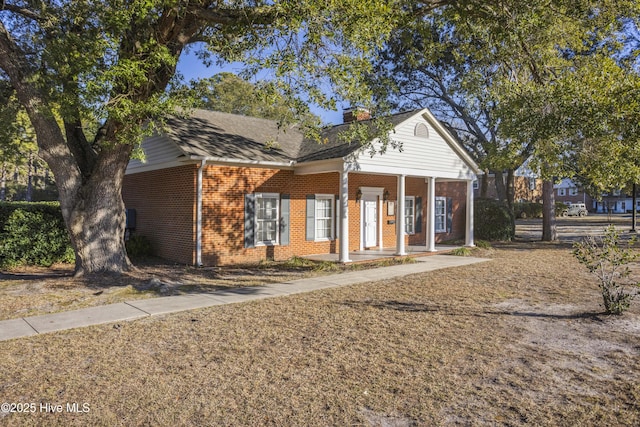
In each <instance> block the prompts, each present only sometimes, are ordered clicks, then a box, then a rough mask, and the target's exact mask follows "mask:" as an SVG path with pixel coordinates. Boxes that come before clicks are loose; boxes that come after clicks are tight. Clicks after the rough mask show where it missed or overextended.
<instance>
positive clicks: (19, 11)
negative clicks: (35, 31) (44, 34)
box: [0, 1, 46, 22]
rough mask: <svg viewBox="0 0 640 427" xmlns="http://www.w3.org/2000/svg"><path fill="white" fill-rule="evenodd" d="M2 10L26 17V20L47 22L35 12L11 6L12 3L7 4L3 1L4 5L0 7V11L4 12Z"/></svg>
mask: <svg viewBox="0 0 640 427" xmlns="http://www.w3.org/2000/svg"><path fill="white" fill-rule="evenodd" d="M2 10H7V11H9V12H13V13H16V14H18V15H21V16H24V17H25V18H29V19H32V20H34V21H37V22H45V21H46V19H45V18H43V17H42V16H40V15H39V14H37V13H35V12H34V11H32V10H30V9H25V8H24V7H20V6H16V5H14V4H11V3H7V2H6V1H3V2H2V4H1V5H0V11H2Z"/></svg>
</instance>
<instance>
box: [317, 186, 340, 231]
mask: <svg viewBox="0 0 640 427" xmlns="http://www.w3.org/2000/svg"><path fill="white" fill-rule="evenodd" d="M334 203H335V196H334V195H333V194H316V208H315V223H316V226H315V233H316V235H315V240H331V239H333V237H334V236H333V230H334V223H335V209H334Z"/></svg>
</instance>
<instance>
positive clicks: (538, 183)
mask: <svg viewBox="0 0 640 427" xmlns="http://www.w3.org/2000/svg"><path fill="white" fill-rule="evenodd" d="M482 178H483V179H487V194H486V197H487V198H489V199H498V191H497V189H496V177H495V174H493V173H490V174H487V175H485V176H483V177H482ZM480 185H481V183H480V181H475V182H474V183H473V189H474V195H475V197H481V188H480ZM513 194H514V197H513V199H514V201H516V202H542V179H540V178H539V177H538V174H536V173H535V172H534V171H533V170H531V169H530V168H529V167H528V162H525V163H524V164H523V165H522V166H520V167H519V168H518V169H516V170H515V171H514V172H513Z"/></svg>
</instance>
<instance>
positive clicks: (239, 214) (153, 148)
mask: <svg viewBox="0 0 640 427" xmlns="http://www.w3.org/2000/svg"><path fill="white" fill-rule="evenodd" d="M345 119H346V117H345ZM391 120H392V123H393V125H394V130H393V132H392V134H391V138H392V140H393V141H394V142H395V143H398V144H401V148H400V149H398V148H393V147H391V146H390V147H389V148H388V149H387V150H386V152H385V153H384V154H380V153H376V154H375V155H372V154H371V150H370V149H366V148H364V147H362V146H360V145H358V144H348V143H344V142H341V140H340V139H339V137H338V135H339V133H340V132H341V131H343V130H344V129H346V127H345V126H348V124H343V125H337V126H333V127H328V128H325V129H324V130H323V133H322V139H323V141H324V143H323V144H319V143H317V142H314V141H310V140H306V139H305V138H304V137H303V136H302V134H301V133H299V132H297V131H296V130H295V129H288V130H286V131H282V129H278V127H277V124H276V122H274V121H271V120H264V119H258V118H252V117H245V116H239V115H233V114H226V113H219V112H212V111H204V110H196V111H194V113H193V114H192V116H191V117H190V118H187V119H185V118H172V119H171V120H169V122H168V129H169V130H168V132H167V134H165V135H157V136H155V137H151V138H147V139H146V140H145V141H144V142H143V144H142V148H143V150H144V152H145V154H146V159H145V161H144V162H141V161H138V160H131V162H130V164H129V166H128V168H127V171H126V176H125V180H124V186H123V198H124V202H125V205H126V207H127V209H135V212H136V226H135V230H134V233H135V234H139V235H143V236H146V237H147V238H148V239H149V240H150V241H151V244H152V247H153V250H154V253H155V254H156V255H158V256H160V257H162V258H164V259H167V260H171V261H175V262H179V263H185V264H194V265H205V266H211V265H223V264H236V263H246V262H256V261H259V260H263V259H275V260H283V259H287V258H290V257H292V256H294V255H296V256H305V255H312V254H336V255H337V259H338V260H339V261H340V262H350V261H351V259H350V253H352V252H353V251H370V250H382V249H383V248H384V249H390V248H393V249H394V250H395V253H396V254H398V255H405V254H406V253H407V251H408V250H410V249H409V245H416V246H421V247H422V249H423V250H425V251H435V250H436V248H435V244H436V242H441V241H445V240H451V239H460V238H465V243H466V245H469V246H472V245H473V180H474V179H476V175H477V174H478V173H479V169H478V167H477V165H476V164H475V163H474V162H473V160H472V159H471V158H470V157H469V155H468V154H467V153H466V152H465V150H464V149H463V148H462V147H461V146H460V144H459V143H458V142H457V141H456V140H455V139H454V138H453V137H452V136H451V134H449V133H448V132H447V131H446V130H445V128H444V127H443V126H442V125H441V124H440V123H439V122H438V121H437V120H436V119H435V118H434V117H433V115H432V114H431V113H430V112H429V111H428V110H426V109H425V110H419V111H411V112H406V113H401V114H397V115H394V116H392V118H391ZM362 123H371V121H369V120H364V121H362ZM379 146H380V142H379V141H377V140H376V141H373V147H377V148H379Z"/></svg>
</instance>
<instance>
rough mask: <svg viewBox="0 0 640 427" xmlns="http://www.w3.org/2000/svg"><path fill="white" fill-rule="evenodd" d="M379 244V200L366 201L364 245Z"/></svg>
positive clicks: (366, 246)
mask: <svg viewBox="0 0 640 427" xmlns="http://www.w3.org/2000/svg"><path fill="white" fill-rule="evenodd" d="M373 246H378V202H377V201H376V200H365V201H364V247H365V248H370V247H373Z"/></svg>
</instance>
